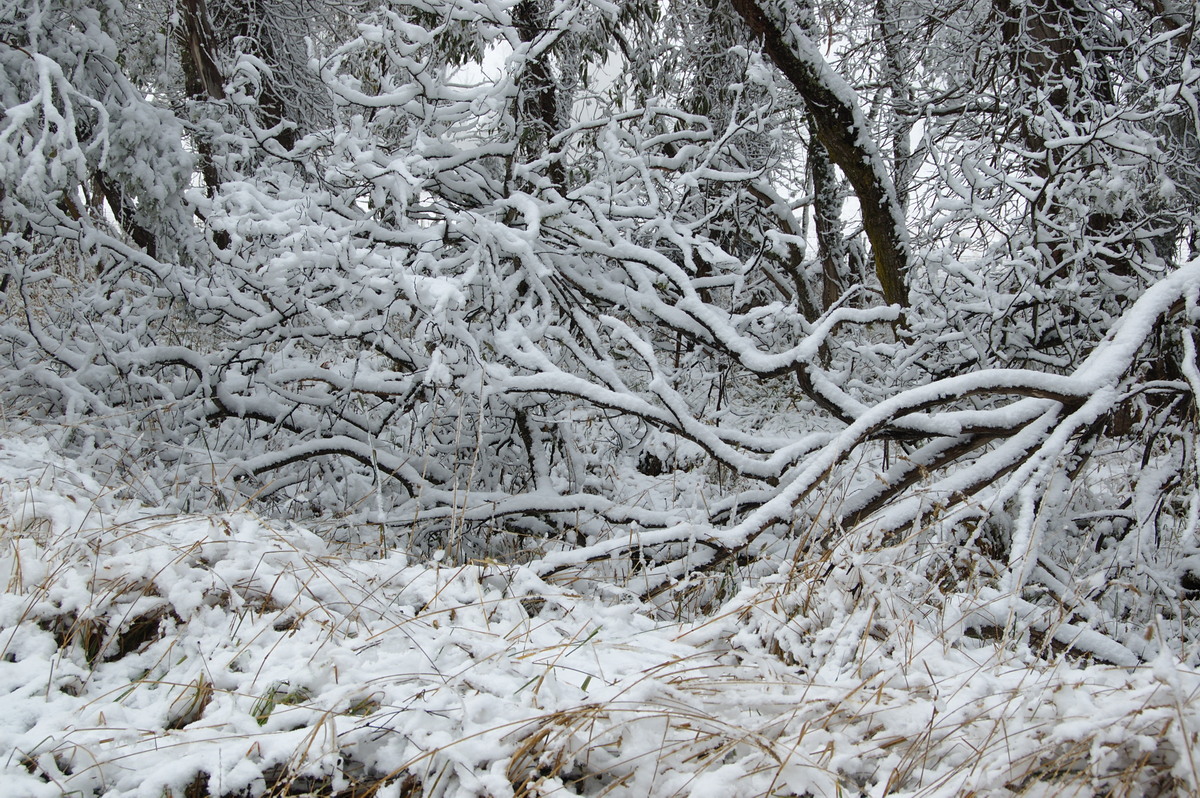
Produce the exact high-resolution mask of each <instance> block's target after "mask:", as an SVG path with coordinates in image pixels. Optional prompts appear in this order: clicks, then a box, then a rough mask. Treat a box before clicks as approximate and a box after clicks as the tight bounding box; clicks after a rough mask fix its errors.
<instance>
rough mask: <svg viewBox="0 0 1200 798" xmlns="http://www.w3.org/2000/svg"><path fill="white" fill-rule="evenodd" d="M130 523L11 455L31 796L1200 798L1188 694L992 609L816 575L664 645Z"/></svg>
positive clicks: (439, 579)
mask: <svg viewBox="0 0 1200 798" xmlns="http://www.w3.org/2000/svg"><path fill="white" fill-rule="evenodd" d="M125 496H126V492H125V491H123V490H122V489H121V488H120V487H119V486H113V485H111V484H102V483H101V481H99V479H98V478H97V477H96V475H95V474H93V473H89V472H88V471H87V469H85V468H83V467H81V466H80V465H78V464H77V463H74V462H72V461H70V460H68V459H65V458H63V457H61V456H59V455H57V454H55V453H54V451H53V450H52V447H51V445H50V444H49V443H48V442H47V441H46V439H44V438H42V437H39V436H38V435H37V434H36V430H34V431H29V430H26V431H25V432H16V431H11V430H10V431H8V432H6V433H5V435H4V437H2V438H0V584H3V585H4V588H5V589H4V592H3V594H2V595H0V696H2V697H0V764H2V772H3V776H2V778H3V784H4V785H5V786H4V788H3V790H2V791H3V793H4V794H5V795H7V796H10V797H11V798H17V797H18V796H60V795H78V796H101V795H102V796H111V797H112V798H117V796H122V797H124V796H129V797H130V798H132V797H133V796H141V797H145V798H149V797H151V796H152V797H153V798H166V797H167V796H175V797H176V798H183V797H184V796H187V797H188V798H195V796H205V795H211V796H242V795H252V796H258V795H275V796H282V795H324V796H340V797H341V798H349V796H364V797H365V796H368V795H377V796H381V797H382V796H409V795H412V796H415V795H434V796H495V797H497V798H499V796H512V795H518V796H550V795H556V796H570V795H589V796H590V795H597V796H598V795H606V796H631V797H633V798H644V797H645V796H695V798H703V797H704V796H718V797H719V798H734V797H735V796H739V797H740V796H757V795H764V796H805V795H812V796H829V797H830V798H832V797H833V796H839V795H844V796H852V795H870V796H882V795H889V796H964V795H977V796H1006V795H1028V796H1050V795H1055V796H1071V795H1076V796H1088V795H1098V794H1103V795H1175V794H1178V795H1188V794H1197V793H1198V792H1200V747H1198V746H1200V736H1198V735H1200V673H1198V672H1197V671H1196V670H1194V669H1190V668H1187V667H1184V666H1182V665H1181V664H1180V663H1179V662H1178V660H1177V659H1176V658H1174V657H1173V656H1171V655H1169V654H1159V655H1157V656H1156V657H1154V658H1153V659H1151V660H1150V661H1147V662H1145V663H1142V664H1137V665H1135V666H1132V667H1130V666H1126V667H1119V666H1116V665H1111V664H1101V663H1096V662H1090V661H1084V660H1079V659H1077V658H1072V657H1071V656H1069V655H1068V654H1066V653H1063V652H1057V653H1056V652H1055V651H1053V650H1046V651H1043V650H1040V649H1039V648H1038V643H1039V641H1038V639H1037V636H1036V635H1035V634H1029V633H1028V631H1026V633H1024V634H1021V633H1019V632H1017V631H1014V630H1013V629H1012V628H1011V627H1006V626H1004V625H1003V624H1001V625H1000V626H997V627H990V626H988V625H987V624H985V623H982V622H980V621H978V618H981V617H990V618H1002V617H1003V615H1004V606H1005V604H1004V598H1003V597H1001V596H993V595H990V594H988V593H986V592H980V593H979V594H978V595H976V596H974V597H973V598H972V600H973V601H974V602H975V603H974V605H973V606H967V605H968V604H970V603H971V602H970V601H958V602H946V603H944V604H943V606H941V607H940V608H937V609H936V611H935V610H931V609H930V608H929V607H928V606H916V605H912V604H908V603H906V602H905V601H904V600H903V599H902V597H898V596H896V595H892V594H889V593H888V592H887V591H886V590H884V589H882V588H878V587H877V586H875V585H873V584H872V583H871V582H870V579H869V573H868V572H867V571H866V570H863V571H862V572H861V573H860V575H859V577H858V581H857V583H855V582H854V581H853V580H851V579H848V578H839V579H829V578H827V575H828V572H829V568H828V567H827V565H826V564H824V563H817V564H812V565H805V564H800V563H797V564H794V565H793V566H791V567H790V568H788V569H784V570H783V571H782V572H780V573H778V574H775V575H772V576H768V577H766V578H760V579H758V580H754V581H752V580H747V581H746V582H745V583H744V584H741V585H737V586H736V587H735V588H733V589H731V590H730V591H729V595H728V596H727V597H725V598H724V599H723V600H722V601H720V602H718V603H717V604H715V605H714V606H712V607H710V608H709V609H708V610H707V611H705V612H703V613H677V614H676V615H675V616H674V617H672V616H671V614H670V613H668V612H665V611H664V609H663V608H662V607H659V608H654V607H649V606H646V605H645V604H642V603H639V602H637V601H636V600H634V599H631V598H630V597H629V595H628V594H627V593H626V592H625V591H623V590H622V589H621V588H620V586H619V585H614V586H613V587H612V589H611V590H610V591H608V592H607V594H604V595H601V594H598V593H597V592H596V591H594V590H589V591H587V592H586V594H584V593H583V592H581V591H578V590H576V589H573V586H572V584H570V583H569V582H566V581H554V580H544V579H541V578H538V577H537V576H535V575H534V572H533V570H531V569H530V568H529V567H528V566H527V565H525V566H518V565H510V564H505V563H498V562H472V563H466V564H462V563H453V564H452V563H450V562H448V561H447V560H445V559H442V560H437V559H434V560H425V561H418V560H417V559H416V558H415V557H412V556H410V555H409V554H408V553H406V552H403V551H384V552H380V551H377V550H376V551H366V550H362V549H353V548H349V547H340V546H339V545H337V544H334V543H330V542H329V541H327V540H325V539H323V538H322V537H320V536H318V535H317V534H315V533H313V532H311V531H308V530H306V529H303V528H300V527H299V526H296V525H294V524H289V523H280V522H273V521H270V520H267V519H264V518H261V517H257V516H255V515H254V514H252V513H250V512H246V511H236V512H221V513H204V514H175V513H170V512H166V511H164V510H162V509H161V508H159V509H156V508H154V507H148V506H145V505H143V504H139V503H136V502H134V501H132V500H130V499H128V498H124V497H125ZM849 572H850V571H846V573H849ZM839 573H840V572H839ZM989 606H990V607H991V608H992V611H991V612H990V613H988V612H983V613H981V611H980V608H981V607H989ZM972 618H975V619H976V620H975V621H971V619H972ZM1154 634H1155V630H1154V629H1153V628H1151V629H1149V630H1147V636H1148V637H1151V636H1153V635H1154Z"/></svg>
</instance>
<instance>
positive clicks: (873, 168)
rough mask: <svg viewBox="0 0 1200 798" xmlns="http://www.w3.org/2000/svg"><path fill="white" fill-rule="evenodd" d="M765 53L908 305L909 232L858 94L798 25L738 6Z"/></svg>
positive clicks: (886, 281) (892, 295)
mask: <svg viewBox="0 0 1200 798" xmlns="http://www.w3.org/2000/svg"><path fill="white" fill-rule="evenodd" d="M733 5H734V8H736V9H737V11H738V13H739V14H741V16H742V19H744V20H745V21H746V24H747V25H748V26H749V27H750V29H751V30H752V31H753V32H754V33H755V34H756V35H757V36H760V37H761V38H762V41H763V48H764V50H765V51H766V53H767V55H768V56H769V57H770V59H771V60H772V61H773V62H774V63H775V65H776V66H777V67H779V69H780V71H782V72H783V75H784V77H786V78H787V79H788V81H789V82H790V83H791V84H792V85H793V86H794V87H795V88H796V91H798V92H799V93H800V96H801V97H803V98H804V102H805V103H806V104H807V105H808V109H809V112H810V114H811V118H812V121H813V124H814V126H815V128H816V130H815V133H816V135H817V139H818V140H819V141H820V142H821V144H822V145H823V146H824V147H825V149H826V151H828V153H829V157H830V159H831V160H832V161H833V162H834V163H835V164H837V166H838V167H839V168H840V169H841V170H842V172H844V173H845V175H846V179H847V180H849V181H850V185H851V186H852V187H853V188H854V193H855V194H856V195H857V196H858V200H859V205H860V206H861V207H862V217H863V229H864V230H865V231H866V234H867V238H868V239H870V241H871V246H872V247H873V248H874V250H875V273H876V274H877V275H878V277H879V283H880V285H881V286H882V288H883V296H884V299H886V300H887V301H888V302H889V303H891V304H897V305H907V304H908V285H907V281H906V278H907V272H908V230H907V226H906V222H905V218H904V210H903V208H901V207H900V202H899V199H898V198H897V196H896V187H895V185H894V184H893V183H892V179H891V177H890V176H889V175H888V172H887V169H886V167H885V166H884V163H883V158H882V156H881V155H880V154H879V149H878V147H876V146H875V143H874V142H873V140H872V139H871V135H870V131H869V129H868V127H867V121H866V118H865V117H864V116H863V114H862V111H861V110H860V109H859V107H858V104H857V102H856V101H855V96H854V91H853V90H852V89H851V88H850V87H849V85H847V84H846V82H845V81H844V80H842V78H841V77H840V76H838V75H837V73H835V72H834V71H833V70H832V69H831V68H830V67H829V64H827V63H826V62H825V59H824V58H823V57H822V56H821V53H820V52H819V51H818V49H817V47H816V45H815V44H813V42H812V40H811V39H809V38H808V37H807V36H805V35H804V33H803V32H802V31H801V30H800V29H799V28H798V27H797V26H794V25H791V26H789V25H787V24H786V23H785V22H783V21H781V20H779V19H778V18H777V17H776V16H775V15H772V14H770V13H769V12H768V11H767V10H765V9H764V7H763V4H762V3H761V1H760V0H733Z"/></svg>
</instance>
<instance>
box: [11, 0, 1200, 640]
mask: <svg viewBox="0 0 1200 798" xmlns="http://www.w3.org/2000/svg"><path fill="white" fill-rule="evenodd" d="M1195 21H1196V15H1195V10H1194V9H1193V8H1192V7H1190V6H1186V7H1185V6H1182V5H1177V4H1173V3H1149V2H1141V0H1126V1H1125V2H1119V3H1099V2H1093V1H1092V0H1029V1H1028V2H1010V0H966V1H965V2H958V3H953V4H946V3H944V2H932V1H931V0H875V1H874V2H865V1H861V2H860V0H836V1H833V0H812V2H800V3H794V2H778V1H777V0H738V1H737V2H733V3H722V2H716V1H715V0H683V1H681V2H669V3H658V2H648V1H646V0H614V2H605V1H603V0H557V2H549V0H519V2H515V3H514V2H502V1H499V0H498V1H497V2H474V1H473V0H412V2H394V3H385V4H382V5H379V6H374V5H371V4H363V3H351V2H341V3H339V2H333V1H331V2H321V0H255V2H250V1H249V0H211V2H208V3H205V2H203V0H184V2H183V3H181V4H155V3H152V2H144V3H143V2H129V3H126V4H124V5H122V4H120V3H118V2H115V0H114V2H110V3H106V4H97V3H89V2H75V0H54V1H53V2H41V0H13V1H12V2H6V3H4V5H3V6H2V7H0V94H2V95H3V102H4V107H5V109H6V111H5V113H4V116H3V118H2V119H0V233H2V234H3V239H2V243H0V247H2V249H3V259H2V261H0V272H2V274H3V276H2V278H0V281H2V283H0V284H2V286H3V319H2V321H0V352H2V355H0V369H2V371H3V379H2V380H0V402H2V406H3V408H4V410H5V414H6V416H7V417H8V418H9V419H10V422H15V420H17V419H33V420H36V421H37V422H38V423H41V424H44V425H55V426H56V428H57V429H58V430H59V433H58V434H59V435H60V442H61V444H62V445H63V446H64V447H68V448H70V449H71V450H72V451H73V452H74V453H75V454H76V455H77V456H82V457H92V458H93V459H95V460H96V461H98V462H103V461H106V462H108V463H109V471H110V473H111V474H112V476H113V480H114V482H115V483H119V484H122V485H127V486H128V490H130V491H133V492H134V493H136V494H138V495H141V496H145V497H146V498H148V499H153V500H154V501H157V502H161V501H163V500H165V499H166V500H171V501H176V502H178V503H179V505H180V506H181V507H182V508H185V509H192V510H200V509H204V508H212V507H222V506H229V505H231V504H233V505H240V504H243V503H246V502H251V503H253V506H255V507H256V508H258V510H259V511H260V512H264V513H271V514H279V515H283V516H285V517H295V518H306V519H309V520H310V521H312V522H313V523H318V522H320V523H322V524H323V525H324V527H325V528H327V529H328V530H329V533H330V534H332V535H340V536H343V537H348V538H353V539H359V540H363V541H366V542H371V543H374V544H378V545H381V546H395V545H407V546H410V547H413V548H415V549H417V550H421V551H433V550H435V549H443V550H446V551H447V552H448V553H449V555H450V556H451V557H455V558H470V557H496V558H504V559H509V560H513V559H519V560H521V561H528V562H532V563H535V568H536V569H537V570H538V571H539V572H540V573H541V574H542V575H543V576H550V575H554V576H556V577H564V575H569V576H570V577H572V578H575V579H576V580H577V583H578V584H579V585H581V586H583V585H587V584H591V585H593V586H595V587H597V588H602V587H603V586H604V585H605V584H608V583H610V582H613V581H615V582H618V583H619V584H620V585H622V586H623V588H624V589H627V590H629V591H632V593H633V595H636V596H641V597H643V598H654V599H655V600H657V601H659V602H661V603H663V605H664V606H665V605H666V604H668V603H669V602H676V606H686V607H689V608H691V609H696V608H702V607H704V606H706V605H708V604H709V603H710V602H711V601H713V600H714V599H715V598H719V597H720V596H721V595H724V591H727V590H728V589H729V586H730V585H732V584H735V583H736V582H737V581H738V580H739V579H741V578H743V577H746V576H752V575H754V574H763V573H770V572H773V571H776V570H778V569H779V568H780V566H781V564H784V563H787V562H794V561H812V560H817V559H821V558H827V559H828V562H829V563H830V566H829V567H830V572H834V571H836V572H838V573H849V574H857V573H859V571H860V570H861V569H863V568H866V567H867V564H872V567H876V566H878V567H879V568H880V569H881V570H877V571H875V572H873V573H875V574H876V576H874V577H872V578H880V579H892V580H896V581H897V582H898V583H903V584H908V585H910V586H912V591H913V595H914V597H915V598H914V601H936V602H945V601H948V600H950V599H949V597H951V596H953V595H954V594H955V592H956V591H958V590H960V589H962V588H963V586H964V585H967V584H970V585H972V590H975V591H978V590H980V589H982V588H986V589H988V590H994V591H996V592H995V595H996V596H999V597H1001V598H1002V599H1003V601H1000V602H998V603H997V604H996V605H995V607H996V609H995V611H994V623H992V624H991V625H993V626H995V627H997V628H1001V629H1011V628H1013V624H1014V623H1016V624H1017V625H1018V626H1020V627H1021V628H1023V629H1029V630H1032V632H1033V633H1035V635H1041V637H1042V638H1044V640H1045V645H1046V646H1047V647H1048V648H1049V647H1050V646H1051V644H1052V643H1057V644H1060V645H1061V646H1067V647H1069V646H1072V645H1074V646H1075V647H1076V649H1078V650H1081V651H1083V653H1090V654H1092V655H1095V656H1097V657H1100V658H1102V659H1106V660H1108V661H1122V662H1123V661H1130V660H1131V659H1136V657H1138V656H1142V655H1144V653H1145V652H1146V651H1149V650H1152V649H1153V647H1154V645H1153V644H1148V643H1146V640H1145V637H1144V635H1143V630H1144V629H1145V626H1146V624H1148V623H1150V622H1152V621H1153V620H1154V619H1155V618H1156V617H1158V616H1166V617H1168V618H1172V619H1176V621H1177V622H1173V623H1171V624H1168V625H1167V626H1168V627H1169V628H1170V631H1169V632H1168V633H1167V635H1168V637H1169V638H1170V639H1171V640H1172V641H1174V643H1176V644H1178V645H1180V646H1183V647H1184V648H1188V643H1189V642H1190V641H1191V640H1192V638H1193V636H1194V634H1195V632H1196V631H1197V630H1195V629H1194V628H1193V625H1192V624H1191V622H1190V620H1189V618H1190V614H1191V613H1190V610H1188V609H1187V606H1188V605H1189V602H1190V601H1191V600H1192V598H1193V596H1194V594H1195V592H1196V590H1197V589H1198V588H1200V560H1196V559H1195V557H1196V556H1197V553H1198V550H1197V540H1196V532H1197V519H1198V517H1200V492H1198V491H1197V477H1198V474H1197V465H1196V458H1195V451H1194V450H1195V440H1196V433H1195V423H1194V414H1195V392H1196V390H1197V389H1198V388H1200V371H1198V368H1197V363H1196V356H1195V355H1196V348H1195V342H1194V322H1195V320H1196V318H1197V314H1198V313H1200V311H1198V309H1197V296H1198V294H1197V292H1198V290H1200V262H1197V261H1195V259H1194V253H1193V244H1194V237H1195V236H1194V234H1195V222H1194V220H1195V218H1196V212H1197V207H1198V201H1200V172H1198V166H1200V161H1198V160H1197V156H1196V153H1197V149H1196V143H1197V141H1198V140H1200V137H1198V136H1197V126H1198V123H1200V105H1198V104H1197V101H1196V87H1197V82H1198V81H1200V73H1197V72H1196V71H1195V69H1194V67H1193V65H1192V62H1191V58H1192V57H1193V50H1194V49H1195V48H1196V46H1197V45H1196V44H1195V43H1194V40H1193V39H1194V37H1193V32H1194V26H1195ZM1193 567H1194V568H1195V571H1193V570H1192V569H1193ZM854 578H858V577H854ZM864 578H865V577H864ZM981 586H982V588H981ZM989 617H990V616H989ZM987 625H988V624H983V626H987ZM1084 630H1089V631H1088V634H1086V635H1084V634H1083V631H1084ZM1095 633H1099V634H1095ZM1188 650H1190V648H1188Z"/></svg>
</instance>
